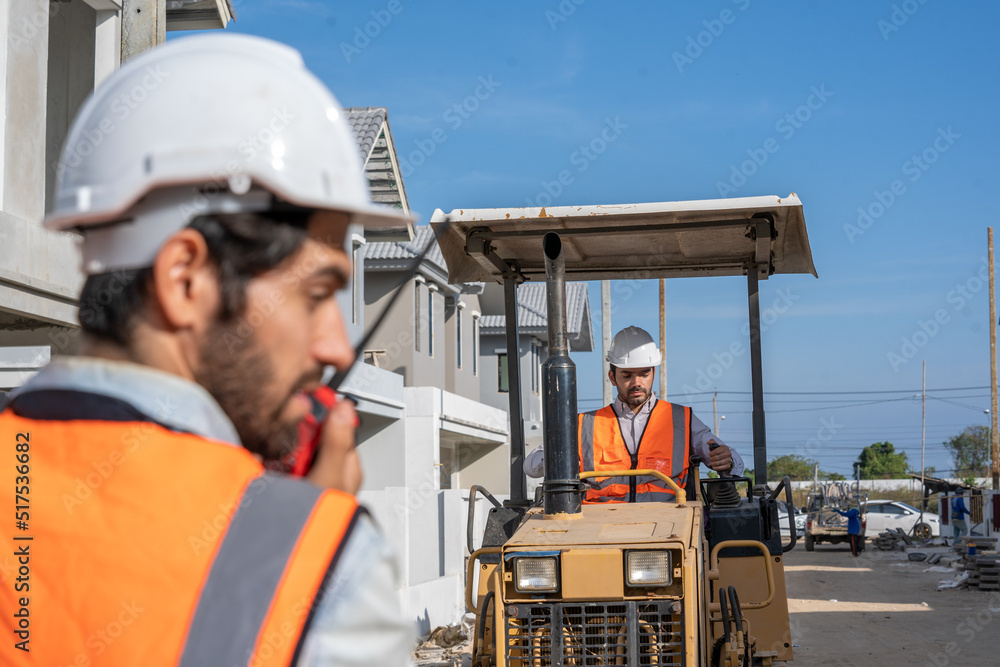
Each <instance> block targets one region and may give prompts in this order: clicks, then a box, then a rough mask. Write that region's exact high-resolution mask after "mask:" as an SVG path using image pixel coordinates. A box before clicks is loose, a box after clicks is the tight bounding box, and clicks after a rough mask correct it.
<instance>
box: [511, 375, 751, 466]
mask: <svg viewBox="0 0 1000 667" xmlns="http://www.w3.org/2000/svg"><path fill="white" fill-rule="evenodd" d="M658 400H659V399H658V398H656V395H655V394H653V395H651V396H650V398H649V400H648V401H646V403H645V404H644V405H643V406H642V407H641V408H639V410H638V411H637V412H632V408H630V407H629V406H628V404H627V403H625V402H624V401H623V400H622V399H621V396H619V397H617V398H615V400H614V402H613V403H612V404H611V409H612V410H614V411H615V414H616V415H617V416H618V425H619V426H620V427H621V433H622V437H623V438H624V439H625V446H626V447H627V448H628V451H629V452H630V453H632V454H634V453H635V447H636V443H637V442H640V441H641V440H642V434H643V433H644V432H645V430H646V423H647V422H648V421H649V415H650V413H651V412H652V411H653V406H654V405H656V402H657V401H658ZM709 440H714V441H715V442H717V443H719V444H720V445H725V444H726V443H724V442H723V441H722V439H721V438H719V437H718V436H717V435H714V434H713V433H712V431H711V429H709V428H708V426H706V425H705V423H704V422H702V421H701V420H700V419H698V417H697V416H695V414H694V412H692V413H691V451H692V452H693V453H695V454H698V455H699V456H701V460H702V461H703V462H704V463H705V465H706V466H708V467H709V468H711V467H712V466H710V465H708V462H709V461H710V460H711V458H710V452H709V449H708V441H709ZM729 452H730V454H732V456H733V467H732V469H731V470H730V471H729V472H730V474H731V475H733V476H734V477H739V476H740V475H742V474H743V470H744V468H745V466H744V464H743V458H742V457H741V456H740V455H739V453H738V452H737V451H736V450H735V449H730V450H729ZM524 472H525V474H526V475H528V477H542V476H544V475H545V457H544V454H543V453H542V448H541V447H538V448H537V449H534V450H533V451H532V452H531V453H529V454H528V455H527V456H525V457H524Z"/></svg>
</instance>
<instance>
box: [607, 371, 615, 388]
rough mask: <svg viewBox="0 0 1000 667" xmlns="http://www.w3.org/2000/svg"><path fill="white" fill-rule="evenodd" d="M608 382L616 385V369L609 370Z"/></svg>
mask: <svg viewBox="0 0 1000 667" xmlns="http://www.w3.org/2000/svg"><path fill="white" fill-rule="evenodd" d="M608 380H609V381H610V382H611V384H615V371H614V369H611V368H609V369H608Z"/></svg>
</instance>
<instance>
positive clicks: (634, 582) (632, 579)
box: [625, 551, 673, 586]
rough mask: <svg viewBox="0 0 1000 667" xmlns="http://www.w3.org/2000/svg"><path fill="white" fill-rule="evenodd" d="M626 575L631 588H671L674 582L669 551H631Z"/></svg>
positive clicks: (628, 556) (627, 557)
mask: <svg viewBox="0 0 1000 667" xmlns="http://www.w3.org/2000/svg"><path fill="white" fill-rule="evenodd" d="M625 574H626V575H627V580H628V585H629V586H669V585H670V584H671V583H672V581H673V576H672V572H671V568H670V552H669V551H629V552H628V554H627V556H626V565H625Z"/></svg>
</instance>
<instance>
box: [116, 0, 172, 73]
mask: <svg viewBox="0 0 1000 667" xmlns="http://www.w3.org/2000/svg"><path fill="white" fill-rule="evenodd" d="M165 41H167V2H166V0H124V1H123V3H122V62H125V61H127V60H128V59H129V58H131V57H133V56H136V55H139V54H140V53H142V52H143V51H146V50H147V49H151V48H153V47H154V46H156V45H157V44H162V43H163V42H165Z"/></svg>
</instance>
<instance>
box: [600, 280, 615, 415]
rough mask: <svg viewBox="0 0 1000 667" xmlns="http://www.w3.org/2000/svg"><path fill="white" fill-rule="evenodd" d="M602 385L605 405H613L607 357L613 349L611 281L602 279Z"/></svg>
mask: <svg viewBox="0 0 1000 667" xmlns="http://www.w3.org/2000/svg"><path fill="white" fill-rule="evenodd" d="M601 350H602V352H601V354H602V357H601V369H602V372H601V386H602V387H604V405H611V401H613V400H614V397H613V396H612V395H611V382H609V381H608V365H607V362H606V359H607V358H608V352H609V351H610V350H611V281H610V280H602V281H601Z"/></svg>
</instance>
